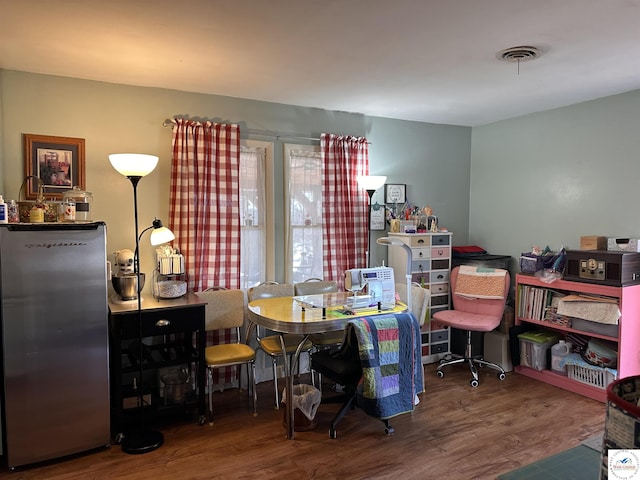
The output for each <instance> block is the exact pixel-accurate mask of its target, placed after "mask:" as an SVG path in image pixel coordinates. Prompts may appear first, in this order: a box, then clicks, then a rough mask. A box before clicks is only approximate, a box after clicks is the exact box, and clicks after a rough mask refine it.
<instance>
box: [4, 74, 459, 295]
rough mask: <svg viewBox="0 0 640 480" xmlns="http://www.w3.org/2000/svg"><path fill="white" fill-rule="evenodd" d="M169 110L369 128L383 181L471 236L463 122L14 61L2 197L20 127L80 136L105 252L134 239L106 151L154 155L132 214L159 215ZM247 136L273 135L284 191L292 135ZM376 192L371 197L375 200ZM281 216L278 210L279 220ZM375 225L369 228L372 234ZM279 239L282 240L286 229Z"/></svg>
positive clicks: (246, 126) (304, 128)
mask: <svg viewBox="0 0 640 480" xmlns="http://www.w3.org/2000/svg"><path fill="white" fill-rule="evenodd" d="M175 116H188V117H192V118H200V119H207V120H212V121H220V122H232V123H238V124H240V125H241V128H242V129H243V130H244V131H245V132H246V131H247V130H260V131H267V132H285V133H292V134H295V135H297V136H301V137H314V138H317V137H319V135H320V134H321V133H323V132H326V133H339V134H348V135H358V136H366V137H367V138H368V140H369V141H370V142H371V145H370V149H369V157H370V167H371V173H372V174H382V175H387V176H388V177H389V178H388V182H390V183H406V184H407V192H408V197H409V200H410V201H411V202H412V203H415V204H419V205H425V204H430V205H431V206H432V207H433V208H434V213H435V214H436V215H438V217H439V219H440V223H441V225H442V226H444V227H447V228H448V229H449V230H450V231H452V232H453V233H454V237H453V238H454V243H457V244H466V243H467V242H468V218H469V191H470V189H469V186H470V159H471V129H470V128H467V127H457V126H447V125H434V124H427V123H419V122H407V121H400V120H393V119H387V118H378V117H367V116H364V115H358V114H352V113H346V112H336V111H328V110H322V109H312V108H305V107H296V106H290V105H281V104H274V103H267V102H258V101H253V100H245V99H237V98H230V97H221V96H216V95H203V94H195V93H188V92H180V91H175V90H165V89H157V88H143V87H133V86H127V85H121V84H110V83H103V82H95V81H88V80H81V79H75V78H67V77H57V76H48V75H39V74H32V73H26V72H19V71H12V70H0V141H1V147H0V165H1V168H0V188H1V189H2V190H1V191H0V193H2V194H3V195H4V198H5V199H12V198H17V197H18V191H19V188H20V185H21V183H22V181H23V179H24V175H25V174H24V165H23V152H22V134H23V133H32V134H41V135H56V136H66V137H80V138H84V139H85V140H86V189H87V190H88V191H90V192H92V193H93V196H94V206H93V212H94V215H93V217H94V219H99V220H104V221H105V222H106V223H107V226H108V229H107V230H108V238H107V242H108V245H107V248H108V252H113V251H115V250H118V249H121V248H132V243H133V240H132V239H133V238H134V231H133V225H132V224H133V205H132V202H133V196H132V189H131V185H130V183H129V182H128V181H127V180H125V179H123V178H122V177H121V176H120V175H119V174H117V173H116V172H115V171H114V170H113V168H112V167H111V165H110V163H109V161H108V158H107V155H108V154H109V153H118V152H127V151H132V152H139V153H148V154H154V155H158V156H159V157H160V163H159V166H158V167H157V169H156V170H155V171H154V172H153V173H152V174H151V175H149V176H148V177H145V178H144V179H143V180H141V182H140V184H139V186H138V192H139V218H140V223H141V224H150V223H151V221H152V220H153V218H154V217H159V218H163V219H166V218H167V216H168V196H169V169H170V151H171V130H170V129H169V128H165V127H163V126H162V123H163V121H164V120H165V119H169V118H173V117H175ZM244 136H245V137H246V138H251V139H257V140H269V141H274V142H275V149H274V151H275V167H276V169H275V177H276V178H275V184H276V191H277V192H278V194H279V195H282V187H283V180H282V179H283V172H282V143H284V142H289V143H291V142H293V140H291V139H282V141H280V140H276V138H275V137H273V136H271V137H270V136H264V135H244ZM300 143H303V144H304V143H309V142H304V141H300ZM380 193H381V192H379V193H377V194H376V196H374V201H376V200H380V201H382V195H380ZM282 224H283V217H282V212H281V211H280V212H279V214H278V215H277V217H276V228H278V227H280V226H281V225H282ZM382 234H383V232H374V234H373V238H374V239H375V238H376V237H377V236H381V235H382ZM277 240H279V241H278V242H277V243H278V245H283V244H284V239H283V238H279V239H277ZM386 254H387V252H386V248H385V247H382V246H378V245H375V244H374V248H373V254H372V264H381V263H382V261H383V260H386ZM141 265H142V266H141V269H142V271H145V272H151V271H152V270H153V256H152V252H151V249H149V252H148V254H147V255H146V256H145V254H144V252H142V254H141ZM276 265H277V270H276V276H277V277H278V278H276V280H282V277H283V272H282V268H281V267H279V266H280V265H282V252H278V253H277V257H276ZM147 283H148V284H149V283H150V282H147ZM148 286H149V285H147V287H148Z"/></svg>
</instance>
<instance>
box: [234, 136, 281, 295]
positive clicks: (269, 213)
mask: <svg viewBox="0 0 640 480" xmlns="http://www.w3.org/2000/svg"><path fill="white" fill-rule="evenodd" d="M272 179H273V144H272V143H268V142H257V141H246V142H243V145H242V146H241V150H240V217H241V218H240V237H241V238H240V241H241V247H240V288H243V289H246V288H249V287H253V286H255V285H258V284H259V283H261V282H264V281H265V280H267V279H273V278H274V269H273V265H274V261H273V258H274V255H273V253H269V252H273V250H274V248H275V247H274V243H275V242H274V241H273V220H272V219H273V215H274V212H273V203H274V202H273V181H272Z"/></svg>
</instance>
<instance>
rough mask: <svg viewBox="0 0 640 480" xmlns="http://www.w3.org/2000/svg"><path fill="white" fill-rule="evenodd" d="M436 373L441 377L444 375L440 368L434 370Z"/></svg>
mask: <svg viewBox="0 0 640 480" xmlns="http://www.w3.org/2000/svg"><path fill="white" fill-rule="evenodd" d="M436 375H438V377H440V378H442V377H444V372H443V371H442V370H438V371H437V372H436Z"/></svg>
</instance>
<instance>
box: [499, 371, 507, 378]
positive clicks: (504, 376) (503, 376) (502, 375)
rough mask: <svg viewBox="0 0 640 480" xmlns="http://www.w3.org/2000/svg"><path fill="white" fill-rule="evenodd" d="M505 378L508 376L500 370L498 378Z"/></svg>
mask: <svg viewBox="0 0 640 480" xmlns="http://www.w3.org/2000/svg"><path fill="white" fill-rule="evenodd" d="M505 378H507V376H506V375H505V374H504V373H502V372H500V373H499V374H498V380H504V379H505Z"/></svg>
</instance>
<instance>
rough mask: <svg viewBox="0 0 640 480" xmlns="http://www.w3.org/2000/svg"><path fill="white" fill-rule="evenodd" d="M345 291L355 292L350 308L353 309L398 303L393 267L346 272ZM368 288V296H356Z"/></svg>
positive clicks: (355, 269)
mask: <svg viewBox="0 0 640 480" xmlns="http://www.w3.org/2000/svg"><path fill="white" fill-rule="evenodd" d="M344 287H345V290H348V291H350V292H353V294H354V296H353V297H351V299H350V303H352V304H351V305H350V306H351V307H352V308H362V307H368V306H370V305H372V304H377V303H378V302H381V303H382V304H384V305H393V304H395V301H396V286H395V281H394V277H393V268H391V267H371V268H352V269H349V270H346V271H345V275H344ZM365 287H366V288H367V294H366V295H356V293H357V292H359V291H360V290H362V289H364V288H365Z"/></svg>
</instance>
